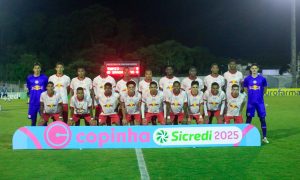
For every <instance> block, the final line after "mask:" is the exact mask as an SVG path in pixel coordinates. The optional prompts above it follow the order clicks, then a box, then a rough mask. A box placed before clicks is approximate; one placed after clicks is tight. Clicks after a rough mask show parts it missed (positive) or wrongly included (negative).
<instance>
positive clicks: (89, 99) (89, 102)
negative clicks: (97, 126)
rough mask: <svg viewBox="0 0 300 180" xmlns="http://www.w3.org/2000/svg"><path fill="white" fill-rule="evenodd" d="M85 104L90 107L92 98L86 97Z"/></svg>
mask: <svg viewBox="0 0 300 180" xmlns="http://www.w3.org/2000/svg"><path fill="white" fill-rule="evenodd" d="M87 105H88V107H89V108H90V107H92V99H91V98H87Z"/></svg>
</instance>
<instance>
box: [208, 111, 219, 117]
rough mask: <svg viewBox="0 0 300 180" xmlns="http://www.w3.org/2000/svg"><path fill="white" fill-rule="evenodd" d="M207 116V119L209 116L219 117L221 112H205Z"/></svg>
mask: <svg viewBox="0 0 300 180" xmlns="http://www.w3.org/2000/svg"><path fill="white" fill-rule="evenodd" d="M207 114H208V117H211V116H214V117H217V116H220V114H221V110H217V111H207Z"/></svg>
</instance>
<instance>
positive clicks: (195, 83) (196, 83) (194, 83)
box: [191, 81, 199, 86]
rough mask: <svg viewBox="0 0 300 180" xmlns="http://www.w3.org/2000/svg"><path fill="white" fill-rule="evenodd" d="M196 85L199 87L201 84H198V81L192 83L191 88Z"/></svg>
mask: <svg viewBox="0 0 300 180" xmlns="http://www.w3.org/2000/svg"><path fill="white" fill-rule="evenodd" d="M194 85H197V86H199V82H198V81H192V82H191V86H194Z"/></svg>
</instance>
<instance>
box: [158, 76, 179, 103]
mask: <svg viewBox="0 0 300 180" xmlns="http://www.w3.org/2000/svg"><path fill="white" fill-rule="evenodd" d="M175 81H178V82H180V80H179V79H178V78H177V77H175V76H173V78H168V77H166V76H164V77H162V78H161V79H160V80H159V88H161V89H162V91H163V94H164V96H165V98H166V95H167V94H168V93H171V92H172V90H173V83H174V82H175Z"/></svg>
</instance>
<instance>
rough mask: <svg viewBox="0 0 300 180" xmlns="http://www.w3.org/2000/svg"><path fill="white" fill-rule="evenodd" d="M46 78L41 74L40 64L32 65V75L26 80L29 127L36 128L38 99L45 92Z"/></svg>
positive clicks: (38, 108) (38, 107)
mask: <svg viewBox="0 0 300 180" xmlns="http://www.w3.org/2000/svg"><path fill="white" fill-rule="evenodd" d="M47 83H48V77H47V76H46V75H44V74H41V64H40V63H34V64H33V74H32V75H29V76H28V77H27V80H26V84H27V89H28V95H29V108H28V119H31V126H36V119H37V114H38V113H39V111H40V97H41V94H42V92H44V91H46V87H47Z"/></svg>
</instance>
